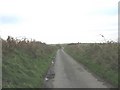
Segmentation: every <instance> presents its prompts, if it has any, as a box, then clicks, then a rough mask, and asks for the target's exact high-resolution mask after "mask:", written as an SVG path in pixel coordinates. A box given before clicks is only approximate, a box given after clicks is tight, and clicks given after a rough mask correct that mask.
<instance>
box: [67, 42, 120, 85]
mask: <svg viewBox="0 0 120 90" xmlns="http://www.w3.org/2000/svg"><path fill="white" fill-rule="evenodd" d="M119 48H120V46H119ZM65 51H66V52H67V53H68V54H69V55H71V56H72V57H73V58H74V59H75V60H77V61H78V62H80V63H82V64H83V65H85V66H86V67H87V68H88V69H89V70H91V71H92V72H94V73H95V74H97V75H98V76H100V77H101V78H103V79H105V80H106V81H108V82H110V83H111V84H113V85H114V86H117V85H118V44H117V43H80V44H69V45H66V46H65Z"/></svg>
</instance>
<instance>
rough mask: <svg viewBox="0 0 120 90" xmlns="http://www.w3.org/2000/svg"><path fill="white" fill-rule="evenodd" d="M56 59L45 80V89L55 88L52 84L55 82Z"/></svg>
mask: <svg viewBox="0 0 120 90" xmlns="http://www.w3.org/2000/svg"><path fill="white" fill-rule="evenodd" d="M54 64H55V57H54V58H53V60H52V62H51V66H50V68H49V70H48V72H47V74H46V76H45V78H44V84H43V88H53V84H52V82H53V81H54V77H55V72H54Z"/></svg>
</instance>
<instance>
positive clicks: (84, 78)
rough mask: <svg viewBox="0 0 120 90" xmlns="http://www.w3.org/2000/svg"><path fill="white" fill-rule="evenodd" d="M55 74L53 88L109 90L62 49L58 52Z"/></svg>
mask: <svg viewBox="0 0 120 90" xmlns="http://www.w3.org/2000/svg"><path fill="white" fill-rule="evenodd" d="M54 72H55V78H54V80H53V83H52V84H53V88H107V86H106V85H105V84H104V82H102V81H98V79H97V78H96V77H95V76H93V75H92V74H91V73H90V72H88V71H87V70H86V69H84V67H83V66H82V65H81V64H79V63H78V62H76V61H75V60H73V59H72V58H71V57H70V56H69V55H68V54H66V53H65V52H64V51H63V50H62V49H60V50H58V52H57V55H56V61H55V66H54Z"/></svg>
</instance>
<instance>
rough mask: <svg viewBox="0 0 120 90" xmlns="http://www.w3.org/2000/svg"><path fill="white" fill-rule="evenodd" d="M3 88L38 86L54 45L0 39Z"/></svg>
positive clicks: (54, 48) (10, 38)
mask: <svg viewBox="0 0 120 90" xmlns="http://www.w3.org/2000/svg"><path fill="white" fill-rule="evenodd" d="M2 46H3V47H2V52H3V56H2V58H3V62H2V74H3V77H2V82H3V88H40V87H42V84H43V79H44V76H45V73H46V72H47V70H48V67H49V65H50V64H51V60H52V58H53V56H54V55H55V54H56V50H57V48H56V46H50V45H46V44H45V43H41V42H37V41H28V40H26V39H24V40H17V39H13V38H12V37H8V39H7V40H2Z"/></svg>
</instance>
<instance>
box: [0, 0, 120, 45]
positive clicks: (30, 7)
mask: <svg viewBox="0 0 120 90" xmlns="http://www.w3.org/2000/svg"><path fill="white" fill-rule="evenodd" d="M118 1H119V0H0V36H1V37H2V38H3V39H6V38H7V36H8V35H10V36H13V37H27V38H33V39H36V40H39V41H42V42H45V43H69V42H103V41H104V39H103V38H102V37H101V36H100V34H103V35H104V36H105V38H106V40H115V41H116V40H117V38H118Z"/></svg>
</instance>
